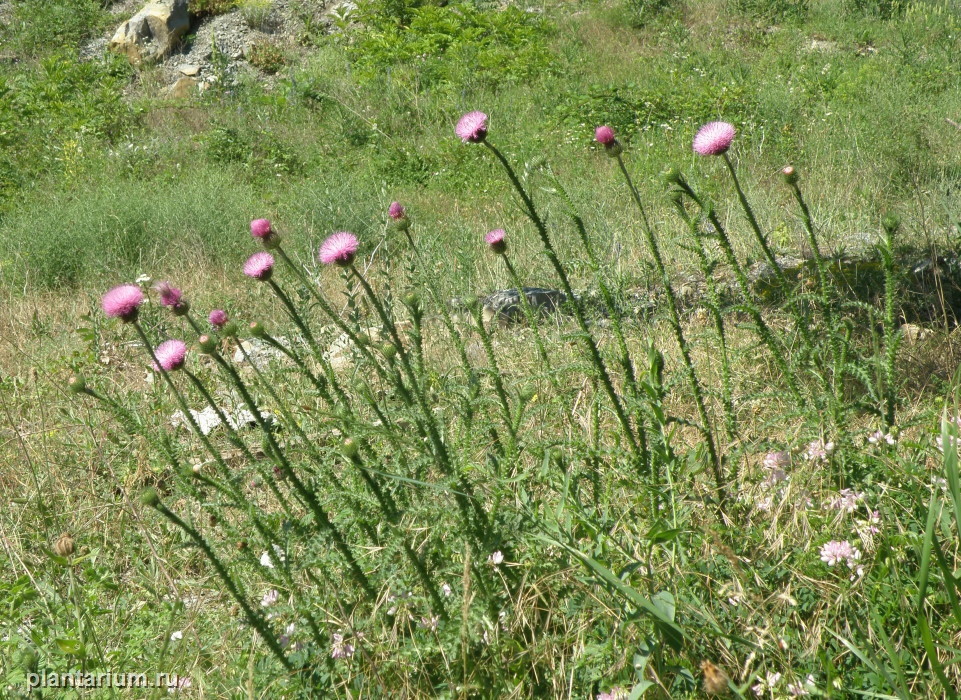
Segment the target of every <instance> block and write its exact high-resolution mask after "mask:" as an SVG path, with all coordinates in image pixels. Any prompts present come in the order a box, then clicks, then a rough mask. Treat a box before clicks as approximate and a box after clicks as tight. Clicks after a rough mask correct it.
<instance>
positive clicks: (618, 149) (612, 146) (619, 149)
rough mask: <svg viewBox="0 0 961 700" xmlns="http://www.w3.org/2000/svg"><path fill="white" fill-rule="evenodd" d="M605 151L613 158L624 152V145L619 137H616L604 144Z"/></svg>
mask: <svg viewBox="0 0 961 700" xmlns="http://www.w3.org/2000/svg"><path fill="white" fill-rule="evenodd" d="M604 152H605V153H607V155H609V156H610V157H611V158H617V157H618V156H619V155H621V154H622V153H623V152H624V146H622V145H621V142H620V141H618V140H617V139H614V140H613V141H611V142H610V143H609V144H607V145H606V146H604Z"/></svg>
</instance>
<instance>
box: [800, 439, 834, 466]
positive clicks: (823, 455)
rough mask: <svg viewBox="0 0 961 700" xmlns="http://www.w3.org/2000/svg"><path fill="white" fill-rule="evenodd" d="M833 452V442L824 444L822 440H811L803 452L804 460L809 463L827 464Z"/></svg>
mask: <svg viewBox="0 0 961 700" xmlns="http://www.w3.org/2000/svg"><path fill="white" fill-rule="evenodd" d="M832 452H834V443H833V442H824V440H823V439H822V438H818V439H817V440H812V441H811V442H810V443H809V444H808V446H807V449H806V450H805V451H804V458H805V459H806V460H808V461H809V462H827V461H828V458H829V457H830V456H831V453H832Z"/></svg>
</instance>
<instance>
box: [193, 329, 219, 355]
mask: <svg viewBox="0 0 961 700" xmlns="http://www.w3.org/2000/svg"><path fill="white" fill-rule="evenodd" d="M197 345H199V346H200V351H201V352H204V353H207V354H208V355H210V354H213V353H214V352H215V351H216V350H217V339H216V338H214V337H212V336H209V335H206V334H205V335H202V336H200V337H199V338H197Z"/></svg>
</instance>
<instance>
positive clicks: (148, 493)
mask: <svg viewBox="0 0 961 700" xmlns="http://www.w3.org/2000/svg"><path fill="white" fill-rule="evenodd" d="M140 502H141V503H143V504H144V505H145V506H150V507H151V508H156V507H157V506H158V505H160V494H158V493H157V489H155V488H154V487H153V486H148V487H147V488H145V489H144V490H143V493H141V494H140Z"/></svg>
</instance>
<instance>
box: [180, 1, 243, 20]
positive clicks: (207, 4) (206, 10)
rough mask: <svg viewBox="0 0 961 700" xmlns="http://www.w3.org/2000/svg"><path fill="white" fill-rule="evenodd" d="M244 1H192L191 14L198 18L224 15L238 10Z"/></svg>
mask: <svg viewBox="0 0 961 700" xmlns="http://www.w3.org/2000/svg"><path fill="white" fill-rule="evenodd" d="M241 2H242V0H190V12H191V14H194V15H196V16H198V17H205V16H209V15H222V14H224V13H225V12H230V11H232V10H236V9H237V8H238V7H240V5H241Z"/></svg>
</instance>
